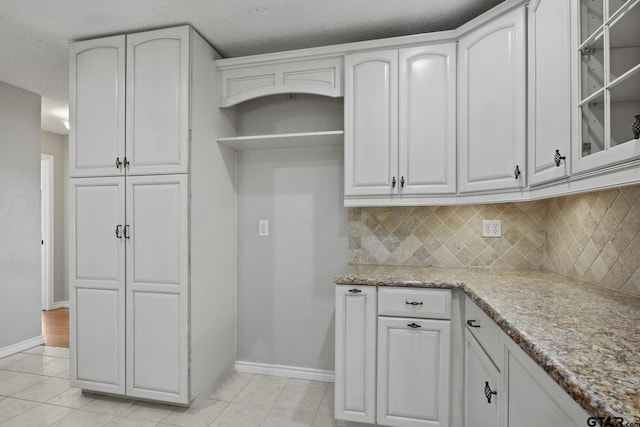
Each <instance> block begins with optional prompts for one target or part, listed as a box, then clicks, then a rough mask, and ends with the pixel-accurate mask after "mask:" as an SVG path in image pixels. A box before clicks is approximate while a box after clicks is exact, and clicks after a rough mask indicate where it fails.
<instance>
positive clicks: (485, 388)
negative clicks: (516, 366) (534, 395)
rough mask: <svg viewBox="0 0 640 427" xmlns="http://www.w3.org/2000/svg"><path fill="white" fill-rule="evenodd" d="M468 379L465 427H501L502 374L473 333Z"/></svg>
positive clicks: (467, 345)
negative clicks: (500, 384)
mask: <svg viewBox="0 0 640 427" xmlns="http://www.w3.org/2000/svg"><path fill="white" fill-rule="evenodd" d="M465 375H466V377H465V387H464V402H465V406H464V407H465V416H464V419H465V426H466V427H497V426H498V413H499V412H498V405H499V402H500V399H501V398H502V390H498V385H499V379H500V372H499V371H498V368H496V366H495V365H494V364H493V363H492V362H491V359H489V356H487V353H485V352H484V350H483V349H482V347H481V346H480V344H479V343H478V341H476V339H475V338H474V337H473V335H472V334H471V333H470V332H469V331H465ZM492 392H495V393H496V394H495V395H493V394H491V393H492ZM487 396H489V397H487Z"/></svg>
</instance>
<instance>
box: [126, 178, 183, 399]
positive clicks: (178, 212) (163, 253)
mask: <svg viewBox="0 0 640 427" xmlns="http://www.w3.org/2000/svg"><path fill="white" fill-rule="evenodd" d="M188 200H189V198H188V178H187V176H186V175H160V176H139V177H127V214H126V217H127V220H126V223H127V225H126V227H125V233H126V234H125V240H126V244H127V395H129V396H134V397H140V398H145V399H153V400H162V401H165V402H175V403H188V398H189V396H188V390H187V385H188V377H187V375H188V362H189V361H188V355H189V351H188V350H189V342H188V319H189V318H188V300H187V298H188V280H189V275H188V274H189V273H188V268H189V246H188V241H189V234H188V232H189V230H188V228H189V223H188V215H189V208H188Z"/></svg>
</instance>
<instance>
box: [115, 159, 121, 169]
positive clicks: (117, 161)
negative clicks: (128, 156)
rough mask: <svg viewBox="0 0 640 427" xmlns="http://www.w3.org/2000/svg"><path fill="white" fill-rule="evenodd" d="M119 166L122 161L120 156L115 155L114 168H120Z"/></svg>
mask: <svg viewBox="0 0 640 427" xmlns="http://www.w3.org/2000/svg"><path fill="white" fill-rule="evenodd" d="M120 166H122V162H121V161H120V157H116V168H117V169H120Z"/></svg>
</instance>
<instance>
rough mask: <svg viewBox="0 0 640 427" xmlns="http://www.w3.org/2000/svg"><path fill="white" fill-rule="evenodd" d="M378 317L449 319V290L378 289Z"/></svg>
mask: <svg viewBox="0 0 640 427" xmlns="http://www.w3.org/2000/svg"><path fill="white" fill-rule="evenodd" d="M378 314H379V315H380V316H402V317H419V318H423V319H451V289H415V288H384V287H380V288H378Z"/></svg>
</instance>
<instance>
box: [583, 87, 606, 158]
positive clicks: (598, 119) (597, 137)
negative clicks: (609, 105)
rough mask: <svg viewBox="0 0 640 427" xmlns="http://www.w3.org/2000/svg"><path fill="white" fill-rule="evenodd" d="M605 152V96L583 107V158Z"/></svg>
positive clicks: (598, 97) (600, 96)
mask: <svg viewBox="0 0 640 427" xmlns="http://www.w3.org/2000/svg"><path fill="white" fill-rule="evenodd" d="M602 150H604V94H600V95H599V96H597V97H596V98H595V99H594V100H593V101H591V102H588V103H586V104H584V105H583V106H582V157H585V156H589V155H591V154H595V153H598V152H600V151H602Z"/></svg>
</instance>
